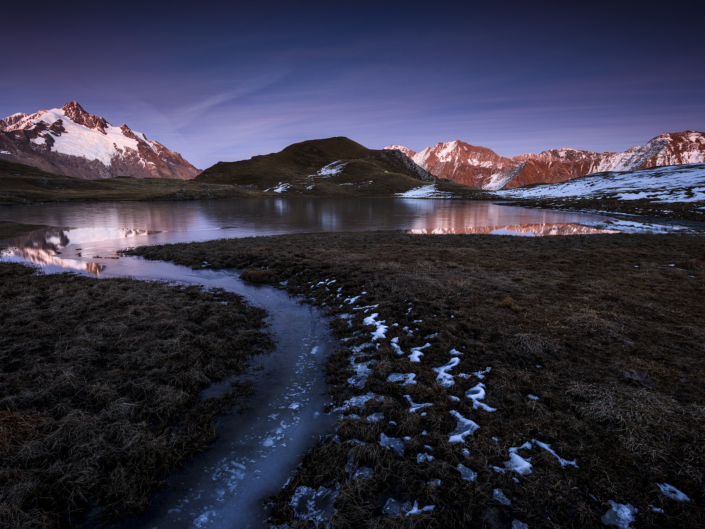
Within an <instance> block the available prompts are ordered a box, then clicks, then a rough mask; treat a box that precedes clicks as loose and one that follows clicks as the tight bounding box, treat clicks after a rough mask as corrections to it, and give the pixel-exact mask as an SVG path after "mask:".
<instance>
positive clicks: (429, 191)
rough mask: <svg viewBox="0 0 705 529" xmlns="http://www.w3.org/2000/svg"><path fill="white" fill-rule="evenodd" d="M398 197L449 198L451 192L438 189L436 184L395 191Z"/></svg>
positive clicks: (451, 194)
mask: <svg viewBox="0 0 705 529" xmlns="http://www.w3.org/2000/svg"><path fill="white" fill-rule="evenodd" d="M396 196H398V197H400V198H451V197H452V196H453V193H448V192H447V191H439V190H438V188H437V187H436V184H431V185H427V186H421V187H417V188H415V189H412V190H410V191H406V192H405V193H397V194H396Z"/></svg>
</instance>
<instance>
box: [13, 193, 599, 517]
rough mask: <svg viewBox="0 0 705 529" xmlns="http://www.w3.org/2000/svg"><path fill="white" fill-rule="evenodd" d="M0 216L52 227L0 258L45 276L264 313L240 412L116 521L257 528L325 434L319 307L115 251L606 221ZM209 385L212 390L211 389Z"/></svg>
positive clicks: (462, 216)
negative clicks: (132, 282) (233, 303)
mask: <svg viewBox="0 0 705 529" xmlns="http://www.w3.org/2000/svg"><path fill="white" fill-rule="evenodd" d="M0 220H7V221H13V222H20V223H28V224H42V225H50V226H54V227H53V228H49V229H45V230H40V231H38V232H35V233H33V234H32V235H30V236H26V237H20V238H17V239H14V240H12V241H10V247H9V248H8V249H7V250H6V251H5V252H4V253H3V257H2V259H3V260H6V261H16V262H31V263H34V264H37V265H40V266H42V267H44V269H45V271H46V272H48V273H56V272H63V271H67V270H68V271H79V272H84V273H91V274H96V275H99V276H101V277H119V276H130V277H134V278H138V279H147V280H154V279H164V280H169V281H176V282H179V283H186V284H188V283H191V284H200V285H204V286H206V287H219V288H224V289H226V290H230V291H232V292H236V293H238V294H241V295H243V296H244V297H246V298H247V299H248V300H249V301H250V302H252V303H253V304H256V305H259V306H262V307H264V308H265V309H267V311H268V313H269V323H270V325H271V327H270V328H269V330H270V331H271V332H272V334H273V336H274V338H275V340H276V341H277V347H276V351H275V352H274V353H272V354H271V355H267V356H265V357H264V358H262V359H259V358H258V359H257V360H256V362H255V365H257V366H259V365H260V362H261V367H262V369H261V370H257V371H255V370H251V371H250V372H249V373H248V374H247V375H246V377H247V378H249V379H251V380H252V381H253V383H254V387H255V389H256V390H257V393H256V395H255V396H254V397H253V398H252V399H251V400H250V401H249V402H248V404H249V410H248V411H246V412H245V413H242V414H230V415H226V416H224V417H221V418H220V419H219V438H218V440H217V441H216V442H215V444H214V446H213V447H211V448H210V449H209V450H208V451H206V452H205V453H203V454H199V455H198V456H196V457H195V458H194V459H193V460H192V461H190V462H187V463H186V464H185V466H184V468H183V470H179V471H177V472H176V473H174V474H173V475H171V476H170V479H169V486H168V487H167V488H166V489H165V490H164V491H163V492H160V493H157V494H156V495H155V496H154V498H153V508H152V510H151V512H150V513H148V514H147V515H145V516H143V517H139V518H136V519H131V520H128V521H127V522H126V523H125V524H124V525H125V526H126V527H130V528H132V527H140V528H152V527H183V528H187V527H209V528H210V527H219V528H220V527H223V528H231V527H264V526H265V524H266V517H267V515H266V512H265V511H264V509H263V504H262V500H263V499H264V498H266V497H267V496H268V495H271V494H273V493H275V492H276V491H277V490H279V489H280V488H281V487H282V486H283V485H284V484H285V482H286V480H287V479H288V477H290V476H291V473H292V472H293V471H294V470H295V468H296V466H297V465H298V464H299V462H300V461H301V457H302V456H303V454H305V453H306V451H307V450H308V449H309V448H310V447H311V446H312V445H313V444H315V442H316V441H317V440H318V439H319V438H320V436H321V435H325V434H326V433H327V432H329V430H330V427H331V426H332V424H333V423H334V422H335V419H336V417H335V416H334V415H328V414H326V413H324V407H325V405H326V404H327V403H329V402H330V400H329V397H327V396H326V395H325V394H324V393H325V376H324V371H323V366H324V363H325V360H326V358H327V356H328V355H329V354H330V353H331V352H332V351H334V350H335V349H336V348H337V346H338V343H337V341H336V340H335V339H334V337H333V336H332V334H331V332H330V328H329V326H328V324H327V322H326V321H325V319H324V317H323V314H322V313H321V312H320V311H319V310H318V309H316V308H314V307H311V306H308V305H305V304H301V303H299V302H298V300H297V299H295V298H291V297H289V296H288V295H287V294H286V293H285V292H283V291H280V290H276V289H274V288H272V287H268V286H258V285H251V284H247V283H245V282H243V281H241V280H240V279H239V278H238V274H237V272H236V271H233V270H196V271H194V270H191V269H189V268H186V267H182V266H177V265H173V264H170V263H162V262H150V261H144V260H141V259H135V258H130V257H118V256H117V255H116V253H117V251H118V250H119V249H121V248H124V247H127V246H140V245H146V244H160V243H171V242H185V241H203V240H210V239H217V238H223V237H245V236H253V235H272V234H282V233H302V232H323V231H363V230H408V231H410V232H413V233H439V234H443V233H492V232H494V233H498V234H514V235H550V234H583V233H597V232H600V231H601V229H604V228H609V227H610V226H611V224H610V219H609V218H607V217H604V216H597V215H585V214H579V213H565V212H557V211H546V210H531V209H524V208H517V207H508V206H500V205H496V204H492V203H489V202H471V201H457V200H413V199H373V200H369V199H365V200H354V199H353V200H350V199H348V200H335V199H315V200H307V199H236V200H218V201H202V202H153V203H149V202H122V203H77V204H44V205H35V206H26V207H20V206H14V207H0ZM217 389H218V388H217V387H214V388H212V391H215V390H217Z"/></svg>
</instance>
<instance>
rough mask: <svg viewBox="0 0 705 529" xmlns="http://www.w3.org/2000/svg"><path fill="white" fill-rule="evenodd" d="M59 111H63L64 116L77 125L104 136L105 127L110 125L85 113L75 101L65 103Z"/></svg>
mask: <svg viewBox="0 0 705 529" xmlns="http://www.w3.org/2000/svg"><path fill="white" fill-rule="evenodd" d="M61 110H63V112H64V115H65V116H66V117H67V118H69V119H70V120H71V121H73V122H74V123H76V124H77V125H83V126H84V127H87V128H89V129H93V130H97V131H99V132H102V133H103V134H106V132H105V127H107V126H108V125H110V123H108V122H107V121H106V120H105V119H104V118H101V117H100V116H94V115H93V114H89V113H88V112H86V111H85V110H84V109H83V107H82V106H81V105H79V104H78V103H77V102H76V101H71V102H70V103H66V104H65V105H64V106H62V107H61Z"/></svg>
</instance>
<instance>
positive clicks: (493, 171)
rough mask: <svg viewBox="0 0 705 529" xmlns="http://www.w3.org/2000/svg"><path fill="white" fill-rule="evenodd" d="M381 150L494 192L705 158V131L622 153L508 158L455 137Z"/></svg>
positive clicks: (559, 151)
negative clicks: (416, 147)
mask: <svg viewBox="0 0 705 529" xmlns="http://www.w3.org/2000/svg"><path fill="white" fill-rule="evenodd" d="M385 149H394V150H398V151H400V152H402V153H403V154H405V155H406V156H408V157H409V158H411V160H413V161H414V162H415V163H416V164H417V165H419V166H421V167H422V168H424V169H426V170H427V171H428V172H430V173H431V174H433V175H436V176H438V177H439V178H449V179H451V180H453V181H455V182H458V183H461V184H466V185H469V186H472V187H477V188H479V189H486V190H489V191H498V190H500V189H510V188H513V187H520V186H525V185H529V184H555V183H558V182H564V181H566V180H572V179H573V178H577V177H579V176H585V175H587V174H592V173H600V172H605V171H634V170H637V169H648V168H650V167H660V166H665V165H685V164H695V163H705V134H703V133H702V132H696V131H689V130H687V131H684V132H672V133H667V134H661V135H660V136H656V137H655V138H653V139H652V140H651V141H649V142H648V143H646V144H645V145H635V146H634V147H632V148H631V149H627V150H626V151H624V152H590V151H580V150H576V149H569V148H562V149H550V150H548V151H543V152H541V153H539V154H533V153H529V154H522V155H519V156H513V157H512V158H505V157H503V156H500V155H498V154H497V153H495V152H494V151H493V150H492V149H488V148H487V147H479V146H475V145H470V144H469V143H465V142H462V141H460V140H455V141H451V142H446V143H437V144H436V145H435V146H433V147H427V148H425V149H424V150H422V151H419V152H416V151H412V150H411V149H408V148H406V147H403V146H401V145H390V146H388V147H385Z"/></svg>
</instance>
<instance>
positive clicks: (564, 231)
mask: <svg viewBox="0 0 705 529" xmlns="http://www.w3.org/2000/svg"><path fill="white" fill-rule="evenodd" d="M409 233H413V234H419V235H428V234H430V235H449V234H485V235H487V234H490V235H524V236H529V237H544V236H546V235H589V234H596V233H621V232H619V231H618V230H602V229H598V228H590V227H589V226H581V225H580V224H573V223H570V222H565V223H556V224H515V225H509V226H507V225H504V226H470V227H466V228H432V229H414V230H409Z"/></svg>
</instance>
